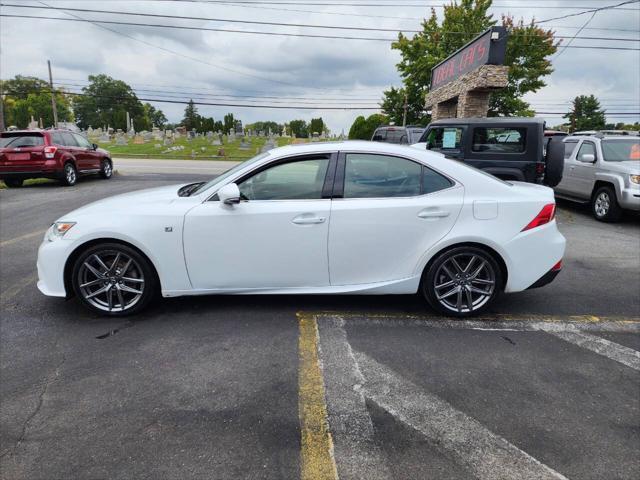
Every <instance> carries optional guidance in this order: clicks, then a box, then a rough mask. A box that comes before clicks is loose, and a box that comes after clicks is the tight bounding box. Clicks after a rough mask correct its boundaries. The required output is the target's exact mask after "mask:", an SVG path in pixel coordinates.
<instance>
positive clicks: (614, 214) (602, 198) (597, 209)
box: [591, 187, 622, 223]
mask: <svg viewBox="0 0 640 480" xmlns="http://www.w3.org/2000/svg"><path fill="white" fill-rule="evenodd" d="M591 211H592V212H593V216H594V217H595V219H596V220H599V221H601V222H608V223H611V222H617V221H618V220H620V217H622V208H620V205H618V199H617V197H616V191H615V190H614V189H613V188H612V187H600V188H598V189H597V190H596V192H595V193H594V194H593V198H591Z"/></svg>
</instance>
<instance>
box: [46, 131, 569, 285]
mask: <svg viewBox="0 0 640 480" xmlns="http://www.w3.org/2000/svg"><path fill="white" fill-rule="evenodd" d="M327 152H336V153H337V152H355V153H371V154H382V155H390V156H398V157H402V158H405V159H409V160H412V161H414V162H417V163H421V164H423V165H427V166H428V167H429V168H430V169H432V170H434V171H436V172H439V173H440V174H442V175H444V176H446V177H448V178H449V179H450V180H451V181H452V186H451V187H450V188H446V189H444V190H441V191H437V192H435V193H431V194H425V195H418V196H412V197H389V198H353V199H345V198H333V199H332V198H323V199H318V200H263V201H260V200H255V201H254V200H252V201H246V202H245V201H243V202H241V203H239V204H237V205H226V204H224V203H223V202H220V201H211V197H212V196H214V195H215V194H216V192H218V190H219V189H220V188H221V187H223V186H225V185H227V184H230V183H233V182H234V181H235V180H236V179H238V178H240V177H243V176H244V175H246V174H247V172H249V171H253V170H255V169H259V168H260V167H262V166H264V165H266V164H269V163H270V162H273V161H275V160H279V159H282V158H286V157H297V156H300V155H307V154H316V153H318V154H320V153H327ZM179 187H180V186H179V185H178V186H169V187H161V188H154V189H149V190H142V191H137V192H132V193H128V194H124V195H118V196H114V197H111V198H107V199H104V200H101V201H98V202H95V203H92V204H89V205H87V206H85V207H82V208H80V209H78V210H75V211H73V212H70V213H68V214H67V215H64V216H63V217H62V218H60V221H64V222H75V225H74V226H73V228H71V229H69V230H68V231H67V232H66V234H64V236H62V237H61V238H57V239H55V240H52V237H51V235H50V233H48V234H47V235H46V236H45V240H44V241H43V243H42V245H41V246H40V249H39V252H38V263H37V265H38V276H39V281H38V288H39V289H40V291H41V292H42V293H44V294H45V295H50V296H55V297H66V296H69V295H71V294H72V291H70V288H69V280H68V278H67V281H66V282H65V275H68V274H69V259H70V258H73V253H74V252H76V251H77V249H81V248H83V246H84V245H86V244H87V243H88V242H95V241H98V240H102V239H104V240H109V239H115V240H117V241H120V242H125V243H126V244H129V245H131V246H133V247H134V248H136V249H138V250H139V251H140V252H142V253H143V254H144V255H145V256H146V257H147V258H148V259H149V260H150V261H151V263H152V264H153V266H154V267H155V270H156V271H157V274H158V278H159V281H160V288H161V291H162V295H163V296H164V297H176V296H184V295H205V294H291V293H305V294H333V293H353V294H355V293H362V294H414V293H416V292H417V291H418V288H419V284H420V280H421V276H422V274H423V271H424V269H425V266H426V265H427V264H428V262H429V260H430V259H431V258H433V257H434V255H435V254H437V253H438V252H441V251H443V250H444V249H446V248H448V247H451V246H453V245H456V244H464V243H475V244H480V245H483V246H486V247H488V248H490V249H491V250H493V251H495V252H496V253H497V254H498V255H499V256H500V258H501V259H502V261H503V263H504V266H505V267H506V273H507V279H506V282H505V284H504V290H505V291H506V292H517V291H521V290H524V289H527V288H528V287H530V286H532V285H533V284H534V283H535V282H536V281H538V280H539V279H540V278H541V277H543V276H544V275H545V274H546V273H548V272H549V271H550V270H551V269H552V268H553V267H554V265H556V264H557V263H558V262H559V261H560V260H561V259H562V257H563V254H564V250H565V239H564V237H563V236H562V235H561V234H560V232H559V231H558V229H557V227H556V222H555V220H551V221H550V222H548V223H546V224H544V225H541V226H539V227H536V228H533V229H530V230H527V231H522V230H523V228H524V227H525V226H526V225H527V224H529V222H530V221H531V220H532V219H534V218H535V217H536V216H537V215H538V214H539V213H540V211H541V209H542V208H543V207H544V206H545V205H548V204H553V203H554V196H553V190H551V189H550V188H547V187H543V186H540V185H533V184H525V183H518V182H512V183H505V182H502V181H500V180H497V179H495V178H494V177H492V176H490V175H487V174H485V173H483V172H481V171H479V170H475V169H473V168H470V167H468V166H466V165H464V164H462V163H459V162H456V161H453V160H449V159H446V158H444V157H443V156H442V155H439V154H434V153H432V152H429V151H427V150H418V149H416V148H411V147H408V146H397V145H392V144H386V143H374V142H342V143H313V144H306V145H303V146H300V145H296V146H288V147H282V148H277V149H274V150H271V151H270V152H268V154H267V155H266V156H265V157H264V158H261V159H259V160H257V161H253V162H246V163H245V164H242V166H240V167H239V168H237V169H236V170H235V171H234V172H233V173H232V174H231V175H223V176H222V177H220V180H218V181H216V180H214V181H213V182H211V183H210V185H209V186H208V188H206V189H205V190H204V191H201V192H197V193H196V194H194V195H192V196H186V197H180V196H178V194H177V191H178V189H179Z"/></svg>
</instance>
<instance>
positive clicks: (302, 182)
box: [238, 158, 329, 200]
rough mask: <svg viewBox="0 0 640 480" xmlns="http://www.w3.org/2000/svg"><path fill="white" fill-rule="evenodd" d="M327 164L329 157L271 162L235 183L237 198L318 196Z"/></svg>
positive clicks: (288, 198)
mask: <svg viewBox="0 0 640 480" xmlns="http://www.w3.org/2000/svg"><path fill="white" fill-rule="evenodd" d="M328 167H329V159H328V158H317V159H309V160H298V161H292V162H288V163H281V164H279V165H274V166H273V167H269V168H267V169H266V170H262V171H261V172H258V173H256V174H255V175H252V176H251V177H249V178H248V179H246V180H244V181H243V182H242V183H241V184H240V185H238V187H239V189H240V198H242V199H243V200H315V199H321V198H322V187H323V185H324V179H325V176H326V174H327V168H328Z"/></svg>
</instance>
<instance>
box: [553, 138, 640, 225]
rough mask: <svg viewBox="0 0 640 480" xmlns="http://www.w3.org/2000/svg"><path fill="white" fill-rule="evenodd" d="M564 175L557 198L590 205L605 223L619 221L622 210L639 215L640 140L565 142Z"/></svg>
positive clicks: (596, 215)
mask: <svg viewBox="0 0 640 480" xmlns="http://www.w3.org/2000/svg"><path fill="white" fill-rule="evenodd" d="M564 145H565V149H564V158H565V160H564V174H563V176H562V181H561V182H560V183H559V184H558V185H557V186H556V187H555V188H554V190H555V192H556V196H558V197H560V198H566V199H568V200H573V201H577V202H581V203H588V202H589V203H591V208H592V211H593V215H594V216H595V217H596V220H600V221H602V222H615V221H617V220H619V219H620V217H621V215H622V211H623V209H626V210H635V211H640V138H638V137H631V136H620V135H602V134H596V135H589V136H570V137H566V138H565V139H564Z"/></svg>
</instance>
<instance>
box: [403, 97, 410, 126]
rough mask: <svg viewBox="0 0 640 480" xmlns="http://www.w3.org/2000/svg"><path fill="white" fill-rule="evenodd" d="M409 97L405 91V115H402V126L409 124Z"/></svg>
mask: <svg viewBox="0 0 640 480" xmlns="http://www.w3.org/2000/svg"><path fill="white" fill-rule="evenodd" d="M408 102H409V97H408V95H407V94H406V93H405V94H404V115H403V117H402V126H403V127H406V126H407V108H409V103H408Z"/></svg>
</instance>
